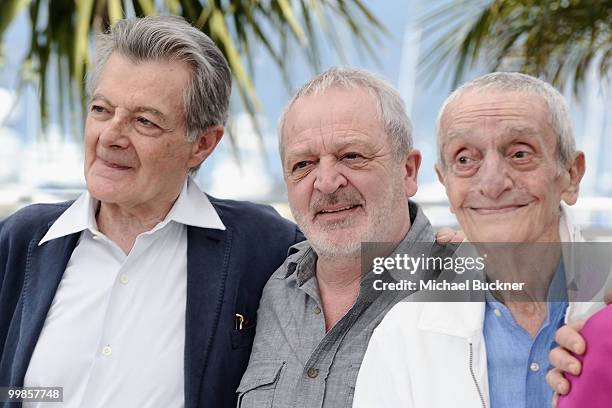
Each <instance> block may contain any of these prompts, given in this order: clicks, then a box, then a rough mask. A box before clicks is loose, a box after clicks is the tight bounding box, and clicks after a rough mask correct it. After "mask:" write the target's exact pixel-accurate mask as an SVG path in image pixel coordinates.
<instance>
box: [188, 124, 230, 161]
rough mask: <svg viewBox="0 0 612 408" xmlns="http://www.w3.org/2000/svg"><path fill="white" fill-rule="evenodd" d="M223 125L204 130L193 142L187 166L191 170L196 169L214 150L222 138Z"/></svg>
mask: <svg viewBox="0 0 612 408" xmlns="http://www.w3.org/2000/svg"><path fill="white" fill-rule="evenodd" d="M223 130H224V129H223V125H215V126H211V127H209V128H208V129H206V130H205V131H204V132H203V133H202V135H201V136H200V137H199V139H198V140H196V141H195V142H193V146H192V148H191V157H190V158H189V161H188V162H187V166H188V167H189V168H190V169H191V168H194V167H197V166H199V165H200V163H202V162H203V161H204V160H206V158H207V157H208V156H210V154H211V153H212V152H213V150H215V147H217V145H218V144H219V142H220V141H221V138H222V137H223Z"/></svg>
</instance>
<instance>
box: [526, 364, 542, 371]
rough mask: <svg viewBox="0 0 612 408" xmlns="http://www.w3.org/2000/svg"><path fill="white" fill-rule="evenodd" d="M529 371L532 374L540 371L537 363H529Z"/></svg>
mask: <svg viewBox="0 0 612 408" xmlns="http://www.w3.org/2000/svg"><path fill="white" fill-rule="evenodd" d="M529 369H530V370H531V371H533V372H534V373H537V372H538V371H539V370H540V365H539V364H538V363H531V365H530V366H529Z"/></svg>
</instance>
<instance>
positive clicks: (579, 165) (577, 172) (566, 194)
mask: <svg viewBox="0 0 612 408" xmlns="http://www.w3.org/2000/svg"><path fill="white" fill-rule="evenodd" d="M564 171H566V172H567V175H568V176H569V183H568V185H567V187H566V188H565V189H564V190H563V192H562V193H561V199H562V200H563V201H565V203H566V204H567V205H574V204H576V200H578V193H579V191H580V180H582V176H584V172H585V171H586V159H585V157H584V153H583V152H580V151H579V152H577V153H576V154H575V155H574V159H573V160H572V162H571V163H570V165H569V167H567V168H566V169H565V170H564Z"/></svg>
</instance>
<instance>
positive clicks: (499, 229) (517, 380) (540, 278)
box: [354, 72, 602, 408]
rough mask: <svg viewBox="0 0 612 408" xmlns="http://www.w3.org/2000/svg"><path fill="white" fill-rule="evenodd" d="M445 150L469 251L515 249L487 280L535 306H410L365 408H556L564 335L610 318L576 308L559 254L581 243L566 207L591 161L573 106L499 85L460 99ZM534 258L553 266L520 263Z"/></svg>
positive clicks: (382, 330) (503, 80)
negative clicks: (516, 284) (552, 355)
mask: <svg viewBox="0 0 612 408" xmlns="http://www.w3.org/2000/svg"><path fill="white" fill-rule="evenodd" d="M438 148H439V160H438V163H437V165H436V171H437V174H438V178H439V180H440V182H441V183H442V184H443V185H444V186H445V188H446V193H447V195H448V198H449V202H450V207H451V211H452V212H453V213H454V214H455V215H456V216H457V220H458V221H459V224H460V226H461V228H462V229H463V231H464V233H465V236H466V237H467V239H468V240H469V241H470V242H472V243H475V245H476V247H478V246H479V245H480V246H481V247H482V246H483V244H478V243H495V244H493V245H489V246H486V245H484V246H485V247H486V248H494V245H498V244H499V243H505V245H504V246H498V247H499V248H501V251H502V252H500V251H498V252H497V253H496V254H494V255H495V257H497V258H498V259H502V260H503V261H506V262H504V264H503V265H502V266H501V267H500V266H499V264H495V262H488V263H487V265H486V266H485V268H484V270H485V271H486V274H487V277H488V278H489V279H490V278H491V272H496V271H498V270H501V271H502V273H503V274H504V275H503V276H504V277H505V278H506V279H511V280H513V281H520V282H526V283H527V286H526V288H527V289H525V291H524V292H521V293H520V295H526V296H527V298H525V297H514V296H511V295H509V292H501V291H497V290H486V291H483V292H484V293H482V292H481V296H480V297H476V298H475V301H471V302H470V301H466V302H447V303H443V302H433V301H430V302H425V301H421V300H427V299H426V298H425V297H423V293H417V294H415V295H410V296H409V297H408V298H407V299H406V301H405V302H401V303H399V304H397V305H396V306H395V307H394V308H393V309H392V310H391V311H390V312H389V313H388V314H387V316H386V317H385V319H384V320H383V321H382V323H381V324H380V325H379V326H378V328H377V329H376V330H375V332H374V334H373V336H372V339H371V341H370V344H369V346H368V351H367V353H366V356H365V358H364V362H363V365H362V367H361V371H360V373H359V378H358V381H357V389H356V396H355V403H354V407H358V408H366V407H367V408H369V407H376V408H384V407H388V408H391V407H392V408H398V407H403V408H407V407H428V408H443V407H444V408H446V407H451V406H452V407H466V408H467V407H483V408H485V407H494V408H510V407H511V408H521V407H525V408H536V407H538V408H541V407H546V406H549V404H550V401H551V398H552V391H551V390H550V389H549V388H548V387H547V385H546V382H545V378H544V377H545V374H546V372H547V370H548V368H549V363H548V352H549V351H550V349H551V348H552V347H554V344H555V342H554V336H555V331H556V330H557V329H558V328H559V327H560V326H561V325H562V324H563V322H564V320H569V321H571V320H575V319H577V318H580V317H582V316H585V315H588V314H590V313H592V311H593V309H594V308H597V307H601V306H602V304H594V303H569V304H568V297H567V294H568V292H567V284H566V282H571V281H572V279H573V278H574V276H573V275H572V274H573V273H574V271H573V270H572V266H571V265H566V262H565V259H566V258H565V255H566V254H564V253H563V249H562V248H563V247H562V246H561V245H559V243H560V242H579V241H581V240H582V238H581V236H580V233H579V231H578V229H577V228H576V227H575V226H574V225H572V223H571V221H570V216H569V213H568V211H567V209H566V207H565V206H564V204H563V203H562V202H564V203H565V204H567V205H572V204H574V203H575V202H576V200H577V198H578V191H579V183H580V180H581V178H582V176H583V174H584V171H585V158H584V154H583V153H582V152H579V151H576V150H575V146H574V139H573V136H572V131H571V124H570V117H569V110H568V108H567V105H566V104H565V101H564V100H563V97H562V96H561V94H560V93H559V92H558V91H556V90H555V89H554V88H553V87H551V86H550V85H549V84H547V83H545V82H543V81H541V80H539V79H537V78H533V77H530V76H527V75H523V74H519V73H502V72H498V73H492V74H488V75H485V76H482V77H480V78H477V79H475V80H473V81H470V82H468V83H466V84H464V85H463V86H461V87H460V88H459V89H457V90H456V91H455V92H453V93H452V94H451V95H450V96H449V98H448V99H447V101H446V102H445V104H444V105H443V107H442V110H441V112H440V115H439V120H438ZM525 244H528V245H525ZM538 248H541V249H542V251H540V252H537V250H538ZM530 250H535V251H536V252H537V253H538V254H541V253H545V256H541V257H535V258H534V257H532V258H529V257H521V255H524V253H525V252H529V251H530ZM485 256H486V255H485ZM490 260H491V254H489V261H490ZM553 295H554V297H552V296H553ZM466 300H469V299H468V298H466Z"/></svg>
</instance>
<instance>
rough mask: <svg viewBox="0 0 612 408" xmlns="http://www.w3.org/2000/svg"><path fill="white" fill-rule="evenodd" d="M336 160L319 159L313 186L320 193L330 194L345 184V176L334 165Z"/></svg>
mask: <svg viewBox="0 0 612 408" xmlns="http://www.w3.org/2000/svg"><path fill="white" fill-rule="evenodd" d="M336 165H337V162H336V160H321V161H320V162H319V165H318V168H317V177H316V179H315V182H314V188H315V189H317V190H319V191H320V192H321V193H322V194H332V193H333V192H335V191H336V190H338V189H339V188H340V187H344V186H346V185H347V180H346V177H345V176H344V175H343V174H342V173H340V172H339V171H338V169H337V167H336Z"/></svg>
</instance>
